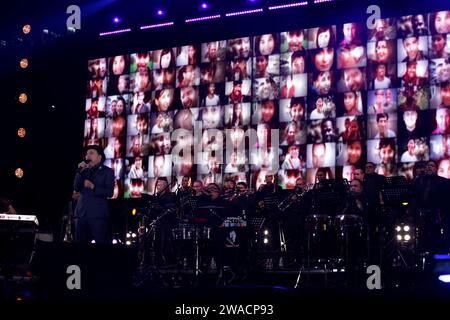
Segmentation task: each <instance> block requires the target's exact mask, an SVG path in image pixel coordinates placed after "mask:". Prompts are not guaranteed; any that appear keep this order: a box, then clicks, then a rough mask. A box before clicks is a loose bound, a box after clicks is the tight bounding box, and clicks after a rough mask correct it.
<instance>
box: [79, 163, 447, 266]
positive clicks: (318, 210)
mask: <svg viewBox="0 0 450 320" xmlns="http://www.w3.org/2000/svg"><path fill="white" fill-rule="evenodd" d="M95 170H96V171H95V174H94V177H92V176H90V177H86V176H83V173H78V174H77V176H76V178H75V186H76V189H77V191H81V198H83V197H84V201H83V202H81V203H78V205H77V209H76V210H75V216H76V218H77V223H76V226H77V228H76V232H75V241H78V242H86V241H88V240H89V239H90V238H89V237H88V236H87V235H86V233H89V232H90V234H91V235H92V238H93V239H95V240H96V242H98V243H107V241H110V238H108V230H109V229H108V227H107V226H108V223H109V220H108V219H109V218H108V213H107V207H105V206H104V203H102V201H104V202H105V203H106V198H107V197H110V196H111V192H112V184H113V175H112V172H111V171H110V170H111V169H109V168H108V167H106V166H103V165H101V164H100V165H99V166H98V167H97V168H96V169H95ZM414 173H415V178H414V179H413V180H412V181H411V182H406V180H404V179H403V180H401V179H400V180H401V181H402V182H401V189H402V190H403V196H405V195H406V198H402V200H401V201H400V200H398V199H397V200H395V199H394V201H392V197H390V196H389V193H388V192H387V191H388V190H389V187H390V184H391V187H392V181H388V179H387V178H385V177H384V176H381V175H378V174H377V173H375V165H374V164H373V163H370V162H368V163H367V164H366V166H365V167H364V168H358V169H356V171H355V174H354V179H353V180H352V181H350V182H349V181H347V180H330V179H327V178H326V172H325V171H324V170H320V169H319V170H318V172H317V175H316V183H315V184H314V185H307V184H306V181H305V180H304V179H302V178H298V179H297V181H296V186H295V188H294V189H293V190H282V189H281V187H280V186H279V185H278V184H276V181H275V176H274V175H271V174H267V175H266V177H265V183H264V184H262V185H261V186H260V187H259V189H258V190H256V191H252V190H249V188H248V186H247V184H246V183H245V182H237V183H236V182H235V181H234V180H228V181H226V182H225V183H224V185H223V189H222V188H221V187H220V186H219V185H217V184H215V183H211V184H208V185H206V186H204V185H203V183H202V182H201V181H199V180H197V181H192V180H191V177H188V176H185V177H183V179H182V183H181V185H179V186H177V187H176V186H173V185H171V184H169V183H168V181H167V180H165V179H164V178H161V179H159V180H158V181H157V183H156V187H155V189H156V190H155V191H156V192H155V194H154V195H151V196H150V195H147V196H145V197H143V198H142V199H141V203H142V207H141V208H139V214H137V216H136V219H137V220H139V228H138V242H137V244H138V246H139V248H140V249H139V259H140V261H141V264H151V265H156V266H178V267H189V266H194V265H195V267H196V268H199V269H203V270H208V269H209V268H211V267H214V268H218V269H222V268H223V267H225V266H230V267H232V268H236V269H237V270H249V268H251V267H252V266H255V264H257V261H258V258H259V257H261V256H262V257H264V259H263V260H264V261H266V263H267V261H269V262H270V265H269V268H283V267H284V266H285V265H286V264H293V265H298V266H302V265H305V264H309V263H310V262H311V261H314V262H317V261H320V260H321V259H326V260H329V259H332V258H333V259H337V260H338V261H339V260H342V261H344V262H345V263H346V264H347V266H350V263H352V266H357V265H358V263H364V262H365V263H370V264H372V263H381V262H382V260H383V259H384V257H385V254H386V253H385V252H386V250H387V247H388V243H389V242H390V237H394V235H393V230H394V226H395V223H396V222H398V219H400V218H402V219H407V220H406V221H409V222H410V223H411V225H414V228H415V230H416V231H417V230H419V231H420V232H416V234H415V236H414V239H412V240H414V241H415V245H416V250H417V252H422V253H424V252H448V251H450V241H449V238H450V217H449V201H447V200H446V194H447V195H448V190H450V188H449V180H447V179H444V178H441V177H439V176H438V175H437V174H436V163H435V162H434V161H429V162H427V163H422V162H420V163H417V164H416V166H415V170H414ZM396 178H401V177H396ZM86 179H91V180H93V181H94V185H95V186H93V187H91V188H90V189H89V190H88V191H86V189H87V188H86V184H85V186H84V187H83V186H82V181H83V180H86ZM89 186H91V185H90V184H89ZM108 188H109V189H110V190H109V191H108V190H107V189H108ZM174 189H176V192H171V190H174ZM391 190H392V189H391ZM405 190H406V191H405ZM86 198H92V199H90V200H89V201H86ZM80 200H81V199H80ZM79 202H80V201H79ZM83 206H86V208H88V209H86V210H85V208H84V207H83ZM92 206H93V208H94V209H92V208H90V209H89V207H92ZM83 210H85V211H86V212H87V215H88V220H89V221H87V222H86V221H85V220H84V219H83V214H80V213H81V212H83ZM92 212H96V214H92ZM89 215H90V216H89ZM80 221H82V222H83V221H84V222H83V223H80ZM109 228H110V227H109ZM411 242H412V241H411ZM265 267H267V265H266V266H265Z"/></svg>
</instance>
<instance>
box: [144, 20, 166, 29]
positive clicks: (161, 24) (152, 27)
mask: <svg viewBox="0 0 450 320" xmlns="http://www.w3.org/2000/svg"><path fill="white" fill-rule="evenodd" d="M173 24H174V22H173V21H171V22H165V23H158V24H150V25H148V26H142V27H140V29H141V30H145V29H154V28H160V27H168V26H173Z"/></svg>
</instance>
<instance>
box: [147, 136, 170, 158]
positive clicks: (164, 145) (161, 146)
mask: <svg viewBox="0 0 450 320" xmlns="http://www.w3.org/2000/svg"><path fill="white" fill-rule="evenodd" d="M152 140H153V142H154V144H155V147H156V154H169V153H170V150H171V149H172V143H171V141H170V133H168V132H167V133H160V134H157V135H154V136H153V137H152Z"/></svg>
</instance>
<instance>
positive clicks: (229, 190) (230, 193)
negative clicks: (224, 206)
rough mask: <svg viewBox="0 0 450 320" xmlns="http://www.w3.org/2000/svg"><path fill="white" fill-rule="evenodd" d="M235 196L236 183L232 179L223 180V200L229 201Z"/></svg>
mask: <svg viewBox="0 0 450 320" xmlns="http://www.w3.org/2000/svg"><path fill="white" fill-rule="evenodd" d="M235 195H236V181H234V180H233V179H231V178H230V179H227V180H225V183H224V184H223V198H224V199H225V200H228V201H230V200H231V198H232V197H234V196H235Z"/></svg>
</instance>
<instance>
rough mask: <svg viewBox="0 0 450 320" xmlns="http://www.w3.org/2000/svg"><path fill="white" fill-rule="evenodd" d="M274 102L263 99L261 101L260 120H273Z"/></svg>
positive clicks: (265, 121) (266, 121)
mask: <svg viewBox="0 0 450 320" xmlns="http://www.w3.org/2000/svg"><path fill="white" fill-rule="evenodd" d="M274 115H275V102H274V101H273V100H265V101H263V102H262V103H261V121H262V122H263V123H270V122H272V121H273V120H274Z"/></svg>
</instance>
